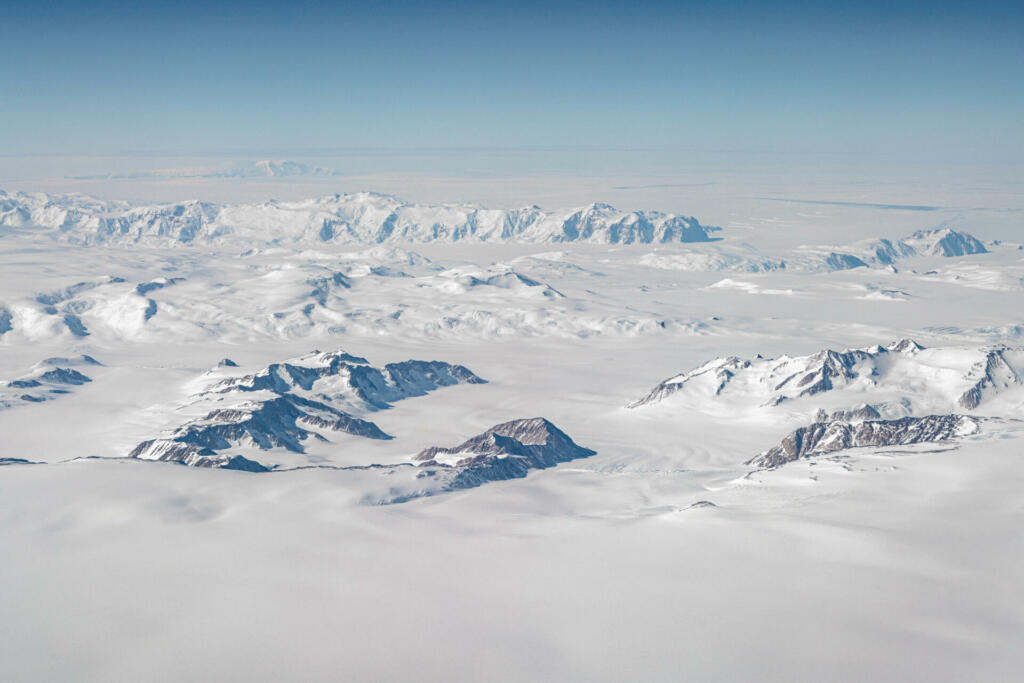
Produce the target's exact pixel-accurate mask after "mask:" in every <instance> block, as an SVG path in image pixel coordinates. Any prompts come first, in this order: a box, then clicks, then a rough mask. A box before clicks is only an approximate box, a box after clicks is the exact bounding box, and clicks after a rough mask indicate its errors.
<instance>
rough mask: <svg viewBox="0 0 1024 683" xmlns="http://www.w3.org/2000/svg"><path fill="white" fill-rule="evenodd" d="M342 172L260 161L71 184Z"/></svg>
mask: <svg viewBox="0 0 1024 683" xmlns="http://www.w3.org/2000/svg"><path fill="white" fill-rule="evenodd" d="M340 175H341V172H340V171H338V170H336V169H333V168H323V167H320V166H310V165H309V164H303V163H300V162H298V161H286V160H274V159H262V160H260V161H252V162H243V163H234V164H226V165H223V166H194V167H190V168H164V169H156V170H152V171H137V172H134V173H111V174H103V175H87V176H71V177H70V179H71V180H175V179H186V178H333V177H337V176H340Z"/></svg>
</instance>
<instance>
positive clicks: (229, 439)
mask: <svg viewBox="0 0 1024 683" xmlns="http://www.w3.org/2000/svg"><path fill="white" fill-rule="evenodd" d="M231 367H237V366H236V365H234V364H231V365H221V366H218V368H220V369H221V370H223V369H224V368H231ZM483 382H484V380H482V379H480V378H479V377H477V376H476V375H475V374H473V373H472V372H471V371H470V370H469V369H468V368H465V367H463V366H461V365H453V364H450V363H443V362H440V361H417V360H410V361H404V362H400V363H389V364H387V365H385V366H384V367H383V368H376V367H373V366H372V365H370V364H369V362H368V361H367V360H366V359H365V358H360V357H358V356H353V355H351V354H348V353H345V352H344V351H334V352H329V353H320V352H314V353H312V354H309V355H306V356H301V357H299V358H296V359H292V360H291V361H286V362H283V363H273V364H271V365H269V366H267V367H266V368H264V369H262V370H260V371H259V372H256V373H252V374H248V375H243V376H239V377H229V378H225V379H221V380H219V381H215V382H213V383H212V385H211V386H209V387H208V388H207V389H206V390H204V391H202V392H201V393H199V394H197V395H196V396H195V397H194V401H192V402H191V403H189V404H188V407H189V409H190V410H195V407H196V406H197V405H198V406H209V408H210V410H208V412H206V413H205V414H204V415H203V416H202V417H199V418H194V419H191V420H188V421H186V422H185V423H184V424H182V425H181V426H180V427H178V428H177V429H174V430H173V431H172V432H171V433H170V434H168V435H167V436H163V437H160V438H155V439H149V440H147V441H143V442H142V443H140V444H138V445H137V446H136V447H135V448H134V449H133V450H132V451H131V453H130V454H129V457H132V458H139V459H143V460H163V461H170V462H179V463H183V464H186V465H191V466H194V467H226V468H233V469H247V470H251V471H258V469H259V468H264V467H263V465H261V464H260V463H256V462H255V461H252V460H248V459H246V458H242V459H241V460H238V459H237V457H241V456H236V457H229V456H228V455H226V454H223V453H221V451H226V450H229V449H232V448H250V449H260V450H270V449H277V448H281V449H284V450H285V451H288V452H292V453H304V452H305V446H304V445H303V444H304V442H305V441H306V440H307V439H309V438H313V439H315V440H318V441H327V440H328V439H327V437H326V436H324V435H323V434H322V433H321V432H327V433H331V432H335V433H344V434H349V435H353V436H358V437H363V438H369V439H390V438H391V436H390V435H388V434H386V433H385V432H384V431H383V430H381V429H380V428H379V427H378V426H377V425H376V424H374V423H373V422H371V421H369V420H366V419H364V418H360V417H357V416H356V415H353V414H352V412H350V411H353V410H371V411H373V410H382V409H385V408H388V407H390V404H391V403H392V402H394V401H398V400H401V399H404V398H408V397H411V396H422V395H424V394H426V393H427V392H430V391H433V390H435V389H438V388H440V387H444V386H452V385H455V384H481V383H483ZM264 469H266V468H264Z"/></svg>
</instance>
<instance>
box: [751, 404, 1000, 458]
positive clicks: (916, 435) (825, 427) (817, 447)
mask: <svg viewBox="0 0 1024 683" xmlns="http://www.w3.org/2000/svg"><path fill="white" fill-rule="evenodd" d="M979 429H980V423H979V421H978V420H977V419H976V418H973V417H968V416H966V415H927V416H925V417H902V418H899V419H897V420H864V421H861V422H856V423H849V422H845V421H828V422H815V423H813V424H811V425H808V426H807V427H800V428H799V429H797V430H795V431H793V432H792V433H791V434H790V435H789V436H787V437H786V438H785V439H783V440H782V443H781V444H779V445H778V446H776V447H774V448H772V449H771V450H769V451H765V452H764V453H762V454H761V455H759V456H757V457H756V458H753V459H751V460H749V461H747V464H748V465H756V466H758V467H765V468H773V467H779V466H780V465H784V464H786V463H787V462H792V461H793V460H799V459H800V458H809V457H811V456H815V455H824V454H828V453H835V452H837V451H842V450H846V449H848V448H861V447H865V446H882V447H884V446H907V445H911V444H918V443H929V442H934V441H946V440H948V439H952V438H954V437H958V436H966V435H968V434H974V433H975V432H977V431H978V430H979Z"/></svg>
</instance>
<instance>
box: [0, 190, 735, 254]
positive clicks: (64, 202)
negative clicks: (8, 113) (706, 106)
mask: <svg viewBox="0 0 1024 683" xmlns="http://www.w3.org/2000/svg"><path fill="white" fill-rule="evenodd" d="M0 226H4V227H7V228H19V229H31V228H34V229H41V230H43V231H47V232H48V233H49V234H52V235H53V236H54V237H55V238H57V239H59V240H61V241H66V242H72V243H76V244H102V243H113V244H133V243H146V244H212V243H223V242H230V241H235V240H238V241H245V242H247V243H249V244H260V243H267V244H296V243H320V242H333V243H341V244H381V243H396V242H463V241H465V242H494V241H518V242H594V243H601V244H620V243H621V244H629V243H633V242H659V243H668V242H706V241H709V240H710V239H711V238H710V237H709V235H708V233H709V232H711V231H713V230H716V228H711V227H707V226H704V225H701V224H700V222H699V221H698V220H697V219H696V218H693V217H686V216H678V215H675V214H667V213H661V212H658V211H620V210H618V209H616V208H614V207H612V206H609V205H607V204H598V203H595V204H590V205H588V206H585V207H580V208H573V209H563V210H554V211H544V210H542V209H540V208H539V207H537V206H532V207H525V208H520V209H511V210H506V209H487V208H483V207H480V206H475V205H470V204H441V205H421V204H413V203H409V202H405V201H402V200H400V199H398V198H396V197H392V196H389V195H382V194H376V193H371V192H360V193H357V194H339V195H333V196H327V197H320V198H315V199H306V200H300V201H273V200H272V201H268V202H263V203H259V204H214V203H209V202H200V201H187V202H181V203H176V204H159V205H151V206H136V205H132V204H129V203H127V202H108V201H102V200H98V199H94V198H90V197H84V196H80V195H46V194H24V193H20V192H19V193H15V194H7V193H5V192H2V191H0Z"/></svg>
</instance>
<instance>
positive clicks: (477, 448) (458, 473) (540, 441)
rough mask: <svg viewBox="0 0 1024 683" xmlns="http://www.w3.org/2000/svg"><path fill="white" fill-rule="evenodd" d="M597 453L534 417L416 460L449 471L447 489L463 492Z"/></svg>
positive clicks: (429, 451)
mask: <svg viewBox="0 0 1024 683" xmlns="http://www.w3.org/2000/svg"><path fill="white" fill-rule="evenodd" d="M595 453H596V451H593V450H590V449H589V448H583V447H582V446H578V445H577V444H576V443H575V442H574V441H573V440H572V439H571V438H569V436H568V435H567V434H566V433H565V432H563V431H561V430H560V429H558V428H557V427H555V425H553V424H551V423H550V422H548V421H547V420H545V419H544V418H541V417H535V418H530V419H522V420H512V421H511V422H504V423H502V424H499V425H496V426H494V427H491V428H490V429H488V430H487V431H486V432H484V433H483V434H479V435H477V436H474V437H473V438H471V439H469V440H467V441H465V442H463V443H461V444H459V445H458V446H455V447H452V448H439V447H433V448H427V449H425V450H423V451H421V452H420V453H419V454H418V455H417V456H416V458H415V459H416V460H417V461H418V462H419V464H420V466H421V467H434V468H445V469H447V470H450V479H449V483H448V486H447V488H449V489H464V488H472V487H475V486H480V485H481V484H484V483H486V482H489V481H500V480H504V479H516V478H521V477H525V476H526V475H527V473H528V472H529V471H530V470H535V469H544V468H548V467H554V466H555V465H557V464H559V463H563V462H569V461H570V460H576V459H577V458H587V457H590V456H591V455H594V454H595Z"/></svg>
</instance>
